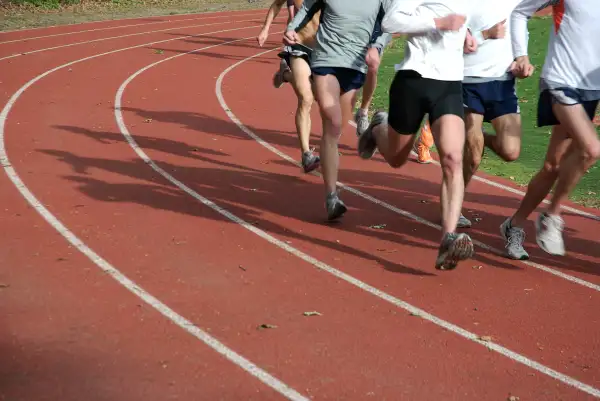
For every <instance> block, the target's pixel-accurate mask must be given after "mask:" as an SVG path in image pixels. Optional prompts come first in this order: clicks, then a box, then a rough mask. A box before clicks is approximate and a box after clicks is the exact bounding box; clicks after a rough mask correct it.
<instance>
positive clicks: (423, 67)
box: [381, 0, 493, 81]
mask: <svg viewBox="0 0 600 401" xmlns="http://www.w3.org/2000/svg"><path fill="white" fill-rule="evenodd" d="M490 1H493V0H437V1H433V0H388V1H387V4H385V16H384V18H383V21H382V24H381V26H382V29H383V31H384V32H387V33H403V34H408V38H407V47H406V51H405V54H404V60H403V61H402V63H400V64H398V65H396V70H414V71H417V72H418V73H419V74H421V76H423V77H424V78H429V79H435V80H440V81H462V79H463V77H464V57H463V48H464V41H465V36H466V32H467V24H468V22H469V19H470V18H471V17H473V16H474V15H476V13H477V12H479V9H480V8H481V6H483V5H484V4H482V3H488V2H490ZM449 14H461V15H464V16H465V17H467V22H466V23H465V25H463V26H462V28H461V29H460V30H459V31H456V32H451V31H445V32H442V31H438V30H437V29H436V26H435V18H441V17H445V16H447V15H449Z"/></svg>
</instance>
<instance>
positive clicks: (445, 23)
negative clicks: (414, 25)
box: [434, 14, 467, 31]
mask: <svg viewBox="0 0 600 401" xmlns="http://www.w3.org/2000/svg"><path fill="white" fill-rule="evenodd" d="M466 20H467V18H466V17H465V16H464V15H458V14H450V15H446V16H445V17H442V18H436V19H435V20H434V21H435V27H436V28H437V29H438V30H439V31H458V30H460V28H462V26H463V25H464V24H465V22H466Z"/></svg>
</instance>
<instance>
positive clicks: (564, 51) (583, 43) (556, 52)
mask: <svg viewBox="0 0 600 401" xmlns="http://www.w3.org/2000/svg"><path fill="white" fill-rule="evenodd" d="M545 3H548V1H547V0H523V1H522V2H521V4H519V6H517V8H516V9H515V11H514V12H513V14H512V16H511V23H512V37H513V53H514V55H515V57H519V56H525V55H527V42H528V36H529V35H528V32H527V19H528V18H529V17H530V16H532V15H533V14H534V13H535V12H536V10H537V9H538V8H539V7H540V6H542V5H544V4H545ZM555 3H556V4H555V5H554V10H553V11H554V22H553V24H552V29H551V30H550V31H551V32H550V41H549V42H548V51H547V54H546V60H545V62H544V67H543V69H542V74H541V77H542V78H543V79H545V80H547V81H550V82H553V83H557V84H561V85H565V86H567V87H570V88H574V89H583V90H600V24H599V23H598V21H599V20H600V4H599V2H598V0H559V1H556V2H555Z"/></svg>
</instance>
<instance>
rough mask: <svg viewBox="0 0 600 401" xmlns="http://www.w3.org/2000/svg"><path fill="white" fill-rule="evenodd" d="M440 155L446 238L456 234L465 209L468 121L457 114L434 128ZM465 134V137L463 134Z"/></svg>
mask: <svg viewBox="0 0 600 401" xmlns="http://www.w3.org/2000/svg"><path fill="white" fill-rule="evenodd" d="M431 129H432V132H433V138H434V140H435V142H436V146H437V148H438V149H439V152H440V164H441V166H442V191H441V197H440V203H441V207H442V235H443V236H445V235H446V234H448V233H454V232H455V231H456V225H457V223H458V218H459V216H460V210H461V208H462V202H463V196H464V192H465V184H464V178H463V166H462V164H463V148H464V145H465V134H464V132H465V125H464V121H463V120H462V119H461V118H460V117H458V116H455V115H445V116H442V117H440V118H438V119H437V120H436V121H435V122H434V123H433V124H432V126H431ZM461 133H462V135H461Z"/></svg>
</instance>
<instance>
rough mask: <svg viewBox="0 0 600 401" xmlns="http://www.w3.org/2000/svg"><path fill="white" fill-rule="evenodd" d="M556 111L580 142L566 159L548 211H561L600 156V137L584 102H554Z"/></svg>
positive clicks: (575, 141)
mask: <svg viewBox="0 0 600 401" xmlns="http://www.w3.org/2000/svg"><path fill="white" fill-rule="evenodd" d="M553 111H554V114H555V115H556V117H557V118H558V120H559V121H560V122H561V124H562V125H563V126H564V127H565V129H566V130H567V131H568V132H569V133H571V137H572V138H573V142H574V143H575V144H576V147H575V151H574V152H572V153H571V154H570V155H568V156H566V157H565V159H564V160H563V162H562V165H561V169H560V170H559V173H558V182H557V183H556V189H555V190H554V194H553V196H552V199H551V203H550V207H549V208H548V214H551V215H560V205H561V203H562V202H564V201H565V200H566V199H567V197H568V196H569V194H570V193H571V192H572V191H573V189H574V188H575V186H576V185H577V184H578V183H579V180H581V177H583V175H584V174H585V172H586V171H587V170H588V169H589V168H590V167H592V166H593V165H594V163H596V162H597V161H598V159H600V139H598V134H597V133H596V129H595V128H594V125H593V124H592V122H591V121H590V119H589V118H588V115H587V114H586V112H585V110H584V108H583V106H582V105H580V104H579V105H573V106H566V105H561V104H554V105H553Z"/></svg>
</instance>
